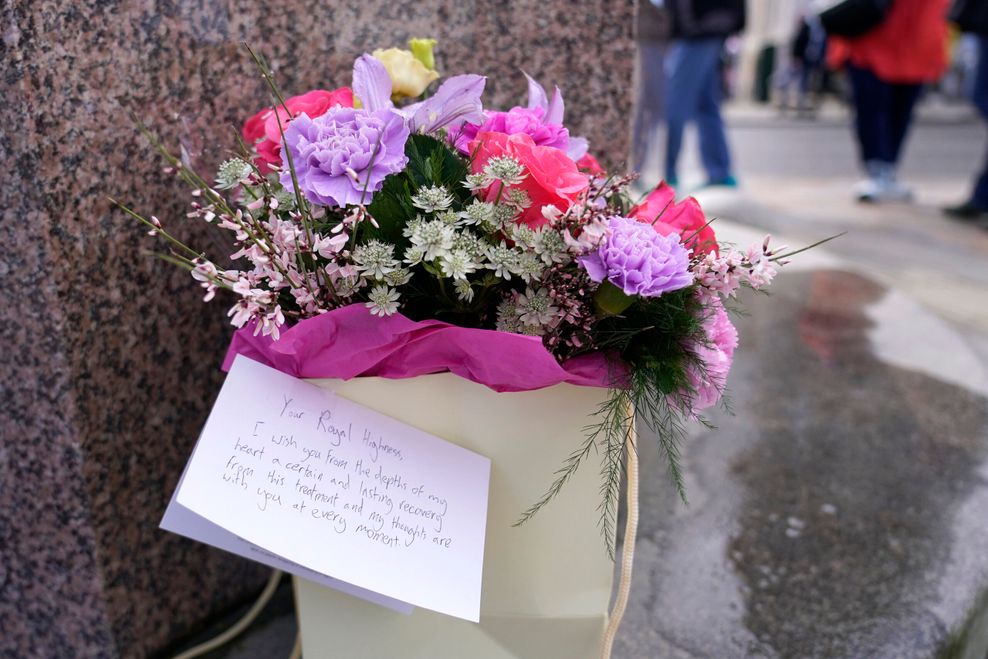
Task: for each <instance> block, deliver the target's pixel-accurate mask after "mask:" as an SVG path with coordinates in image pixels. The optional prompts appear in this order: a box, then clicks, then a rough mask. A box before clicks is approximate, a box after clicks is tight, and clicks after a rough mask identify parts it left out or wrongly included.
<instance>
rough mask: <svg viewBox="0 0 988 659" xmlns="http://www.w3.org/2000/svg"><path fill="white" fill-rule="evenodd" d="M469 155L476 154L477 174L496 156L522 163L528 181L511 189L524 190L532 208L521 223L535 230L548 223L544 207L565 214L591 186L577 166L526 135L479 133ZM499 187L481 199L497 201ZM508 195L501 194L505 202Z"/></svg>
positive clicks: (560, 152) (487, 191)
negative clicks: (553, 208) (552, 208)
mask: <svg viewBox="0 0 988 659" xmlns="http://www.w3.org/2000/svg"><path fill="white" fill-rule="evenodd" d="M470 152H471V153H476V155H475V156H474V159H473V162H472V163H471V165H470V167H471V171H472V172H473V173H474V174H476V173H478V172H480V171H481V170H483V169H484V165H486V164H487V161H488V160H490V159H491V158H493V157H495V156H511V157H512V158H514V159H515V160H517V161H518V162H519V163H521V165H522V167H524V168H525V178H524V179H522V181H521V183H519V184H518V185H516V186H512V187H516V188H518V189H519V190H524V191H525V192H526V193H527V194H528V197H529V199H531V201H532V205H531V206H529V207H528V208H526V209H525V211H524V212H523V213H522V215H521V218H520V219H519V222H522V223H523V224H527V225H528V226H530V227H532V228H533V229H534V228H537V227H540V226H542V225H543V224H545V223H546V222H548V220H547V219H546V218H545V216H544V215H543V214H542V209H543V208H544V207H545V206H555V207H556V208H558V209H559V210H560V211H564V212H565V211H566V210H567V209H568V208H569V207H570V206H572V205H573V202H575V201H576V199H577V198H578V197H579V196H580V194H581V193H583V192H584V191H585V190H586V189H587V187H589V185H590V182H589V180H588V178H587V176H586V174H581V173H580V170H579V169H577V167H576V163H575V162H573V161H572V160H570V159H569V157H568V156H567V155H566V154H565V153H564V152H562V151H560V150H559V149H556V148H553V147H550V146H538V145H536V144H535V142H534V141H533V140H532V138H531V137H530V136H528V135H525V134H523V133H522V134H518V135H506V134H505V133H497V132H481V133H478V135H477V139H476V140H474V141H473V142H471V143H470ZM499 187H500V185H499V184H497V183H495V184H494V185H491V186H490V187H489V188H487V189H486V190H484V191H483V192H482V193H481V195H482V196H483V197H484V199H485V200H487V201H494V200H495V199H496V198H497V196H498V191H499ZM506 193H507V191H505V192H504V193H502V198H503V195H504V194H506Z"/></svg>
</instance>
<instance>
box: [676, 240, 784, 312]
mask: <svg viewBox="0 0 988 659" xmlns="http://www.w3.org/2000/svg"><path fill="white" fill-rule="evenodd" d="M771 239H772V236H770V235H768V236H765V240H763V241H762V243H761V244H758V243H754V244H753V245H751V246H750V247H749V248H748V249H747V250H745V251H744V252H741V251H739V250H737V249H734V248H723V247H722V248H721V250H720V253H719V254H717V253H714V252H711V253H709V254H706V255H705V256H703V257H702V258H700V259H699V260H697V261H695V262H694V264H693V266H692V270H693V275H694V277H695V281H696V283H697V284H699V286H698V287H697V293H698V294H699V296H700V298H701V300H703V301H704V302H711V301H713V300H715V299H718V298H720V297H727V298H730V297H734V296H735V295H737V291H738V289H739V288H741V286H742V285H748V286H750V287H751V288H754V289H756V290H757V289H761V288H765V287H766V286H768V285H769V284H771V283H772V280H773V279H774V278H775V276H776V275H777V274H778V272H779V268H780V267H781V266H783V265H785V264H786V263H787V261H780V260H778V258H777V257H778V255H779V254H781V253H782V252H783V251H785V249H786V247H785V246H783V247H776V248H770V247H769V243H770V241H771Z"/></svg>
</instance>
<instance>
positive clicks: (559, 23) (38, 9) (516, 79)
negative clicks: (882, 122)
mask: <svg viewBox="0 0 988 659" xmlns="http://www.w3.org/2000/svg"><path fill="white" fill-rule="evenodd" d="M633 14H634V2H633V0H587V1H584V2H573V1H569V2H564V1H562V0H555V1H554V0H538V1H536V0H517V1H512V2H504V1H503V0H473V1H469V0H467V1H463V0H414V1H413V0H364V1H362V2H325V1H317V0H289V1H285V2H278V3H251V2H247V1H246V0H241V1H234V0H226V1H221V0H217V1H214V2H202V1H201V0H200V1H193V0H172V1H170V2H165V1H161V2H151V1H149V0H145V1H141V0H122V1H118V2H113V1H110V0H80V1H78V2H69V1H67V0H66V1H63V2H54V1H47V0H45V1H42V0H13V1H12V2H7V3H5V4H4V6H3V8H2V9H0V36H2V39H0V63H2V64H0V73H2V77H0V85H2V87H3V102H2V104H0V118H2V124H0V165H2V171H3V172H4V174H3V179H2V183H0V211H2V213H3V221H2V222H0V244H2V245H3V246H4V249H3V251H2V256H0V280H2V281H3V283H4V286H3V287H2V289H0V290H2V291H3V293H2V295H3V299H2V303H3V304H2V306H0V310H2V311H0V313H2V314H3V316H2V318H3V324H4V332H3V335H4V339H3V342H4V343H3V347H2V349H0V378H2V381H3V392H4V395H3V405H2V406H0V432H2V436H3V442H2V444H0V552H2V556H0V637H2V640H0V655H2V656H16V657H76V656H78V657H83V656H85V657H117V656H125V657H141V656H145V655H147V654H149V653H153V652H154V651H156V650H159V649H161V648H162V647H164V646H166V645H167V644H168V643H169V642H170V641H172V640H174V639H175V638H178V637H181V636H183V635H185V634H187V633H189V632H190V631H192V630H193V629H194V628H195V627H196V625H197V624H199V623H201V621H202V620H204V619H205V618H206V617H208V616H209V615H210V614H211V613H214V612H216V611H217V610H219V609H222V608H224V607H227V606H229V605H231V604H232V603H235V602H237V601H240V600H242V599H243V598H244V597H246V596H247V595H248V594H249V593H250V592H252V591H253V590H255V589H257V588H258V587H259V586H260V584H261V582H262V581H263V579H264V576H265V574H266V570H265V569H263V568H259V567H258V566H255V565H253V564H250V563H247V562H246V561H241V560H239V559H234V558H232V557H230V556H228V555H225V554H222V553H220V552H216V551H212V550H210V549H208V548H206V547H203V546H200V545H197V544H194V543H191V542H187V541H185V540H183V539H181V538H178V537H175V536H171V535H169V534H166V533H164V532H161V531H159V530H158V528H157V524H158V521H159V519H160V516H161V514H162V512H163V510H164V507H165V504H166V502H167V499H168V497H169V495H170V494H171V491H172V489H173V488H174V486H175V484H176V482H177V480H178V477H179V474H180V473H181V469H182V467H183V465H184V463H185V460H186V458H187V457H188V455H189V453H190V450H191V448H192V446H193V444H194V442H195V438H196V434H197V432H198V430H199V428H200V427H201V425H202V423H203V421H204V420H205V416H206V414H207V412H208V409H209V406H210V404H211V402H212V400H213V398H214V396H215V394H216V391H217V388H218V386H219V384H220V382H221V379H222V378H221V374H220V373H219V371H218V368H217V367H218V364H219V361H220V357H221V354H222V350H223V348H224V346H225V343H226V341H227V339H228V336H229V328H228V327H227V326H226V325H225V317H224V307H223V305H222V303H219V304H213V305H203V304H202V303H201V302H200V301H199V296H198V294H197V292H196V290H195V289H194V288H193V286H192V285H191V284H192V282H191V281H190V280H189V279H188V278H187V276H185V275H183V274H181V273H179V272H177V271H174V270H172V269H171V268H170V267H169V266H167V265H164V264H162V263H159V262H157V261H155V260H154V259H152V258H149V257H148V256H147V254H146V253H142V252H143V251H144V250H146V249H148V248H150V247H151V246H152V245H151V244H150V243H148V242H144V241H143V240H142V236H143V232H142V231H141V230H140V229H139V228H138V227H137V226H136V225H135V224H134V223H133V222H132V221H130V220H128V219H127V218H126V217H125V216H124V215H123V214H122V213H120V212H116V211H114V210H112V209H111V206H110V204H109V203H108V201H107V200H106V198H105V195H112V196H114V197H116V198H119V199H121V200H125V201H126V202H128V203H129V204H131V205H133V206H134V207H135V208H137V209H139V210H141V211H143V212H145V213H148V214H149V213H152V212H153V213H156V214H157V215H158V216H159V217H161V218H162V219H163V220H165V221H166V222H177V221H178V220H180V219H181V218H182V216H183V213H184V205H185V203H186V200H187V197H186V196H185V194H186V192H185V190H184V189H183V187H182V186H181V185H180V184H179V183H178V182H177V181H175V180H172V179H169V178H166V177H163V176H162V175H161V174H160V173H159V171H160V165H161V163H160V161H159V160H158V159H157V158H156V157H155V155H154V154H152V153H151V152H150V150H149V148H148V147H147V145H146V144H145V143H144V141H143V140H142V139H139V138H138V137H137V135H136V133H135V131H134V130H133V129H132V128H131V126H130V125H129V123H128V121H127V119H126V114H125V110H126V109H132V110H135V111H137V112H138V113H139V114H140V115H141V116H142V117H143V118H144V120H145V121H146V122H148V123H150V124H152V125H153V127H154V128H155V130H156V131H158V132H159V133H160V134H161V135H163V136H164V137H165V139H166V141H167V142H168V143H169V144H171V145H172V146H177V144H178V142H179V138H180V137H182V139H183V140H184V141H185V143H186V144H187V145H188V146H189V147H190V148H192V149H193V150H194V151H196V150H199V151H203V152H204V153H206V154H207V155H205V156H203V157H202V159H201V160H202V164H203V166H204V168H207V169H204V171H209V169H211V168H212V167H213V166H214V165H215V164H217V161H218V159H219V158H220V157H221V154H222V151H221V149H222V148H225V147H227V146H229V145H231V144H232V139H231V137H232V134H231V131H232V126H233V125H235V124H239V122H240V121H242V120H243V118H244V117H245V116H247V115H249V114H250V113H252V112H253V111H254V110H256V109H257V108H259V107H260V106H261V105H263V104H266V103H267V97H266V95H265V93H264V90H263V88H262V83H261V81H260V79H259V77H258V76H257V75H256V72H255V70H254V68H253V65H252V64H251V63H250V61H249V58H248V57H247V56H246V54H245V52H244V50H243V49H242V47H241V46H240V42H241V40H244V39H246V40H249V41H250V42H251V43H252V44H253V45H254V46H256V47H257V48H259V49H260V50H261V51H262V52H264V53H265V54H266V55H267V57H268V59H269V60H270V62H271V63H272V65H273V66H274V67H275V68H276V70H277V76H278V78H279V80H280V83H281V85H282V87H283V89H284V90H285V91H286V92H288V93H301V92H303V91H306V90H308V89H310V88H313V87H317V86H320V87H333V86H337V85H341V84H348V82H349V77H350V76H349V70H350V66H351V64H352V61H353V58H354V57H355V56H356V55H357V54H359V53H360V52H363V51H364V50H370V49H373V48H376V47H387V46H391V45H401V44H402V43H403V42H404V41H405V40H406V39H407V38H408V37H410V36H428V35H434V36H436V37H438V38H439V40H440V45H439V50H438V63H439V66H440V68H441V69H442V70H443V71H444V72H446V73H450V74H452V73H458V72H465V71H472V72H480V73H485V74H487V75H489V76H490V80H489V82H488V87H487V88H488V94H487V97H486V102H487V104H488V105H497V106H505V107H507V106H510V105H512V104H514V103H516V102H520V101H522V100H523V95H524V90H525V82H524V78H523V76H522V75H521V73H520V71H519V69H521V68H524V69H525V70H526V71H528V72H529V73H531V74H532V75H534V76H536V77H537V78H539V79H540V80H542V81H543V82H544V83H547V84H552V83H555V84H558V85H559V86H560V87H562V88H563V90H564V93H565V99H566V107H567V116H568V120H569V121H568V123H569V124H570V126H571V129H572V131H573V132H574V133H575V134H586V135H587V136H588V137H589V138H590V140H591V146H592V148H593V149H594V151H595V152H596V153H597V154H598V155H599V156H601V160H602V161H604V162H609V163H612V164H613V163H617V162H623V160H624V156H625V151H626V147H627V130H626V128H627V124H628V122H627V115H628V112H629V108H630V93H631V89H630V84H631V66H632V64H631V62H632V55H633V50H632V49H633V45H632V29H633V28H632V24H633ZM173 226H174V225H173ZM177 233H179V234H180V235H182V236H183V237H186V238H189V239H192V240H201V239H202V236H203V235H204V233H203V232H202V231H201V227H191V226H182V228H180V229H178V230H177Z"/></svg>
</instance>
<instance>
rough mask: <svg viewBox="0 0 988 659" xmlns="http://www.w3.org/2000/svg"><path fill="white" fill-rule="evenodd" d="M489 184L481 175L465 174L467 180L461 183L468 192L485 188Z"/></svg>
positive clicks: (485, 177)
mask: <svg viewBox="0 0 988 659" xmlns="http://www.w3.org/2000/svg"><path fill="white" fill-rule="evenodd" d="M490 184H491V182H490V180H488V178H487V176H485V175H484V174H483V173H478V174H467V178H466V180H465V181H464V182H463V187H465V188H466V189H467V190H470V191H476V190H481V189H483V188H486V187H487V186H488V185H490Z"/></svg>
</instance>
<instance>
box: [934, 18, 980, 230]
mask: <svg viewBox="0 0 988 659" xmlns="http://www.w3.org/2000/svg"><path fill="white" fill-rule="evenodd" d="M950 20H951V21H953V22H954V23H956V24H957V27H958V28H960V30H961V31H962V32H965V33H969V34H973V35H975V36H976V37H977V40H978V63H977V66H976V67H975V71H974V86H973V87H972V89H971V100H972V101H973V102H974V106H975V107H976V108H977V109H978V113H979V114H980V115H981V117H982V118H983V119H984V120H985V121H988V0H957V1H956V2H954V6H953V7H952V8H951V10H950ZM943 210H944V212H945V213H946V214H947V215H949V216H951V217H955V218H958V219H961V220H978V219H980V218H982V217H983V216H985V215H988V156H986V157H985V164H984V166H983V168H982V170H981V174H980V175H979V176H978V178H977V181H976V182H975V184H974V190H972V191H971V195H970V197H968V199H967V201H965V202H964V203H962V204H959V205H957V206H951V207H949V208H945V209H943Z"/></svg>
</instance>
